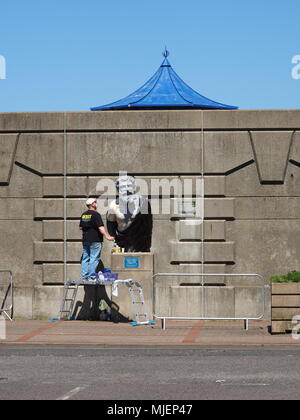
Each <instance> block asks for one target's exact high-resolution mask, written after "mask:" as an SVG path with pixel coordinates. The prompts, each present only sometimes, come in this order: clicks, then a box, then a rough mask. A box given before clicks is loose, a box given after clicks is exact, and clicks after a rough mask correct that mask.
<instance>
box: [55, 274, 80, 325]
mask: <svg viewBox="0 0 300 420" xmlns="http://www.w3.org/2000/svg"><path fill="white" fill-rule="evenodd" d="M78 286H79V284H76V283H73V282H67V283H66V284H65V285H64V291H63V297H62V300H61V305H60V310H59V316H58V319H59V320H62V319H67V320H69V321H70V320H71V319H72V313H73V309H74V304H75V301H76V296H77V292H78Z"/></svg>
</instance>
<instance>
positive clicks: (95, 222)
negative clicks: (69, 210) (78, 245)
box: [79, 210, 104, 242]
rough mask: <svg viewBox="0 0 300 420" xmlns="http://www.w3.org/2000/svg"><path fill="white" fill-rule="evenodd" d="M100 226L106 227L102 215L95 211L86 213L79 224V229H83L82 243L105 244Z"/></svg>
mask: <svg viewBox="0 0 300 420" xmlns="http://www.w3.org/2000/svg"><path fill="white" fill-rule="evenodd" d="M100 226H104V224H103V221H102V217H101V216H100V214H99V213H98V212H97V211H94V210H87V211H85V212H84V213H83V214H82V215H81V218H80V223H79V227H81V228H82V242H103V235H102V233H101V232H100V231H99V227H100Z"/></svg>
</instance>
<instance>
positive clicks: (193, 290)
mask: <svg viewBox="0 0 300 420" xmlns="http://www.w3.org/2000/svg"><path fill="white" fill-rule="evenodd" d="M170 289H171V293H170V302H169V304H170V305H171V316H173V317H208V318H218V317H219V318H234V315H235V314H234V288H233V287H219V286H217V287H213V286H207V287H205V288H204V289H202V287H199V286H188V287H185V286H172V287H171V288H170ZM203 293H204V298H203ZM204 299H205V300H204Z"/></svg>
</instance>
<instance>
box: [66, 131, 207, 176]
mask: <svg viewBox="0 0 300 420" xmlns="http://www.w3.org/2000/svg"><path fill="white" fill-rule="evenodd" d="M170 156H172V159H170ZM174 161H175V162H176V167H174V165H173V162H174ZM119 171H127V172H128V173H135V174H139V173H141V174H147V173H148V174H149V173H150V174H152V173H153V174H155V173H159V174H164V173H169V174H170V173H172V174H173V173H201V136H200V133H194V132H193V133H182V132H171V133H169V132H158V133H152V132H151V133H150V132H140V133H123V132H122V133H97V134H94V133H91V134H68V173H69V174H73V173H75V174H79V173H81V174H115V173H118V172H119Z"/></svg>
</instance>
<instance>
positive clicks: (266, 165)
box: [251, 131, 293, 182]
mask: <svg viewBox="0 0 300 420" xmlns="http://www.w3.org/2000/svg"><path fill="white" fill-rule="evenodd" d="M251 138H252V144H253V149H254V150H253V151H254V155H255V160H256V164H257V169H258V174H259V178H260V181H261V182H274V181H275V182H283V181H284V179H285V174H286V167H287V164H288V159H289V152H290V147H291V144H292V139H293V131H277V132H276V131H263V132H261V131H260V132H259V131H251Z"/></svg>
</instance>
